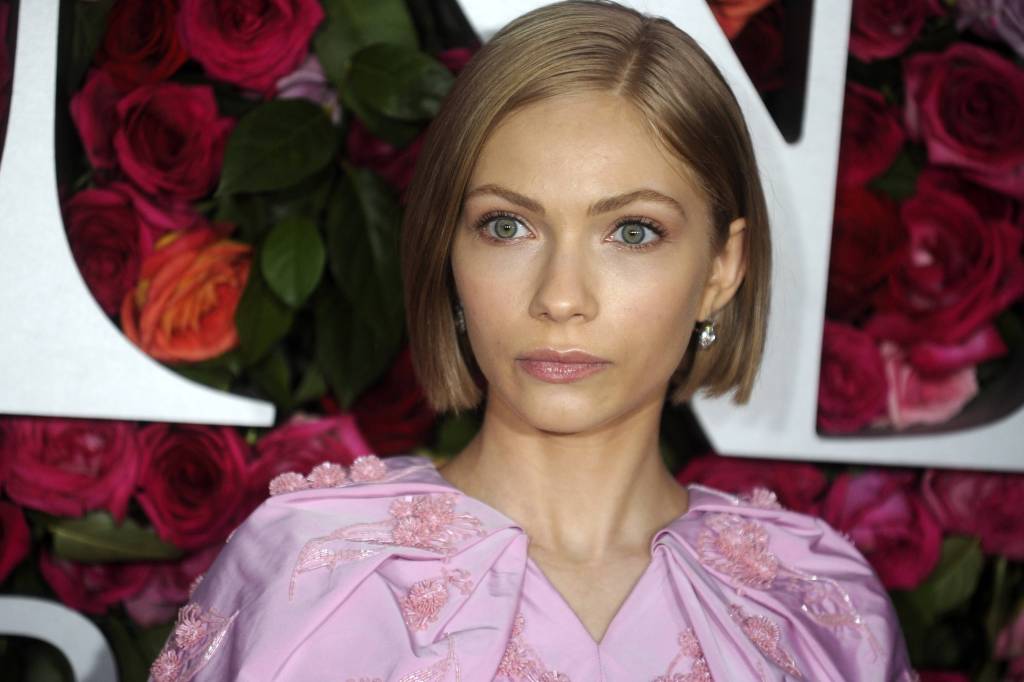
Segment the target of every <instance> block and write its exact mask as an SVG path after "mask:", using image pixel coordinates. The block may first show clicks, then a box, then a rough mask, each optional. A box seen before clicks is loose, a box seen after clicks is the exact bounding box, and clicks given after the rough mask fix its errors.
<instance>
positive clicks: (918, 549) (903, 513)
mask: <svg viewBox="0 0 1024 682" xmlns="http://www.w3.org/2000/svg"><path fill="white" fill-rule="evenodd" d="M821 512H822V517H823V518H824V519H825V520H826V521H828V523H829V524H830V525H831V526H832V527H833V528H835V529H837V530H839V531H842V532H844V533H845V534H846V535H847V536H848V537H849V538H850V539H851V540H852V541H853V544H854V545H856V547H857V549H859V550H860V551H861V552H862V553H863V554H864V557H865V558H866V559H867V560H868V561H869V562H870V563H871V565H872V567H874V569H875V571H876V572H877V573H878V577H879V578H880V579H881V581H882V584H883V585H884V586H885V587H886V588H887V589H901V590H912V589H914V588H915V587H917V586H918V585H920V584H921V582H922V581H924V579H925V578H926V577H928V575H929V574H930V573H931V572H932V570H933V569H934V568H935V565H936V564H937V563H938V561H939V554H940V550H941V546H942V529H941V528H940V527H939V524H938V523H937V522H936V520H935V518H934V517H933V516H932V514H931V512H930V511H929V510H928V507H927V506H926V505H925V503H924V501H923V500H922V499H921V497H920V495H919V494H918V492H917V490H916V489H915V481H914V474H913V473H911V472H904V471H886V470H881V469H876V470H872V471H868V472H866V473H863V474H860V475H857V476H853V475H851V474H848V473H844V474H840V475H839V476H837V477H836V479H835V480H834V481H833V482H832V487H831V488H830V489H829V491H828V494H827V495H826V496H825V501H824V503H823V504H822V508H821Z"/></svg>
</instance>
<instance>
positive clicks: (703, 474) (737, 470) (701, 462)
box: [676, 453, 826, 513]
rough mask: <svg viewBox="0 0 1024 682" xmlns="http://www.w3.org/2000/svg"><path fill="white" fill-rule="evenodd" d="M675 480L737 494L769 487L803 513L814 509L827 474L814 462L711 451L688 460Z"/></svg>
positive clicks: (789, 504) (791, 507)
mask: <svg viewBox="0 0 1024 682" xmlns="http://www.w3.org/2000/svg"><path fill="white" fill-rule="evenodd" d="M676 480H677V481H679V482H680V483H684V484H685V483H700V484H702V485H706V486H709V487H711V488H717V489H718V490H725V491H727V492H731V493H737V494H746V493H749V492H750V491H751V490H753V489H754V488H755V487H763V488H767V489H769V490H771V491H772V492H774V493H775V494H776V495H777V496H778V498H779V502H780V503H781V504H782V505H783V506H785V507H787V508H789V509H793V510H795V511H799V512H802V513H809V512H811V511H812V510H813V508H814V500H815V499H816V498H817V497H818V495H819V494H821V492H822V491H823V490H825V485H826V481H825V475H824V474H823V473H821V471H820V470H819V469H818V467H816V466H814V465H813V464H807V463H803V462H782V461H777V460H770V459H751V458H747V457H722V456H720V455H715V454H710V453H709V454H706V455H701V456H700V457H696V458H694V459H691V460H690V461H689V462H687V463H686V466H685V467H683V469H682V471H680V472H679V473H678V474H677V475H676Z"/></svg>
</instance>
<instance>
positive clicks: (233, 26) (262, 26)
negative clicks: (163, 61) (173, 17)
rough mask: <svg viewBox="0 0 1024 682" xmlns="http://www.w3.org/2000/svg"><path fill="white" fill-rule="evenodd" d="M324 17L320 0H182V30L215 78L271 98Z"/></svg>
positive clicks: (188, 44)
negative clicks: (215, 0) (254, 0)
mask: <svg viewBox="0 0 1024 682" xmlns="http://www.w3.org/2000/svg"><path fill="white" fill-rule="evenodd" d="M323 18H324V11H323V8H322V7H321V6H320V3H319V2H317V1H316V0H266V1H265V2H209V1H208V0H182V3H181V12H180V14H179V15H178V29H179V31H180V33H181V39H182V42H183V43H184V45H185V49H186V51H187V52H188V53H189V54H190V55H191V56H192V58H193V59H195V60H196V61H197V62H199V63H200V64H202V65H203V68H204V69H205V70H206V73H207V74H209V75H210V76H211V77H212V78H215V79H217V80H221V81H225V82H228V83H234V84H236V85H240V86H241V87H243V88H247V89H249V90H256V91H259V92H261V93H263V94H264V95H266V96H269V95H271V94H273V91H274V84H275V83H276V82H277V79H278V78H280V77H281V76H284V75H285V74H287V73H290V72H291V71H293V70H294V69H295V67H297V66H298V65H299V63H300V62H301V61H302V60H303V59H304V58H305V56H306V53H307V52H308V51H309V41H310V39H311V38H312V36H313V32H314V31H315V30H316V27H317V26H318V25H319V24H320V21H321V20H322V19H323Z"/></svg>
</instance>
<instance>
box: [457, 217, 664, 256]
mask: <svg viewBox="0 0 1024 682" xmlns="http://www.w3.org/2000/svg"><path fill="white" fill-rule="evenodd" d="M496 218H508V219H510V220H515V221H517V222H519V223H524V226H525V222H526V221H524V220H523V219H522V218H520V217H519V216H517V215H516V214H515V213H510V212H509V211H491V212H489V213H485V214H484V215H482V216H480V218H479V219H478V220H477V221H476V230H477V232H479V233H480V234H482V235H483V236H484V238H485V239H487V240H488V241H491V242H498V243H507V242H510V241H512V240H511V239H499V238H497V237H492V236H491V235H490V234H488V233H487V231H486V230H485V229H484V228H485V227H486V226H487V224H488V223H490V222H491V221H492V220H495V219H496ZM626 225H642V226H643V227H646V228H647V229H648V230H650V231H651V232H653V233H654V234H656V235H658V239H655V240H653V241H650V242H647V243H645V244H628V243H626V242H621V241H620V242H618V243H619V244H620V245H622V246H625V247H626V248H628V249H632V250H634V251H641V250H643V249H648V248H650V247H652V246H654V245H655V244H657V243H658V242H659V241H661V240H662V239H664V237H665V229H664V228H663V227H662V226H661V225H659V224H658V223H656V222H654V221H653V220H651V219H650V218H647V217H644V216H626V217H625V218H621V219H620V220H619V221H618V222H616V223H615V230H614V231H613V232H612V234H614V233H615V232H618V231H619V230H620V229H622V227H624V226H626Z"/></svg>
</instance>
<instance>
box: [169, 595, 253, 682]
mask: <svg viewBox="0 0 1024 682" xmlns="http://www.w3.org/2000/svg"><path fill="white" fill-rule="evenodd" d="M237 615H238V611H235V612H234V613H233V614H232V615H231V616H230V617H224V616H222V615H220V614H219V613H217V612H216V611H214V610H213V609H210V610H209V611H204V610H203V608H202V607H200V606H199V605H198V604H193V603H190V604H186V605H185V606H183V607H181V609H179V610H178V620H177V622H176V623H175V626H174V632H173V633H172V635H171V636H170V637H168V639H167V643H166V644H164V648H163V650H162V651H161V652H160V655H159V656H157V658H156V660H155V661H153V665H152V666H151V667H150V670H149V673H150V675H152V677H153V680H155V682H187V681H188V680H191V679H192V678H193V677H195V675H196V673H198V672H199V671H200V670H202V669H203V668H204V667H205V666H206V664H207V663H209V662H210V659H212V658H213V655H214V654H215V653H217V649H218V648H220V645H221V642H223V641H224V636H225V635H226V634H227V632H228V628H229V627H231V624H232V623H233V622H234V620H235V616H237Z"/></svg>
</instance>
